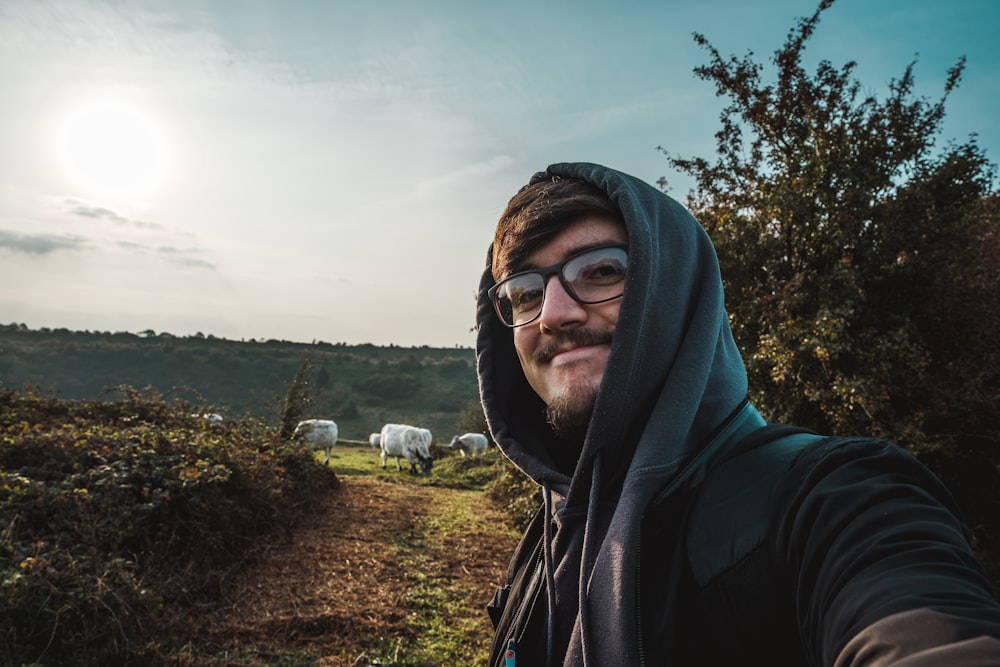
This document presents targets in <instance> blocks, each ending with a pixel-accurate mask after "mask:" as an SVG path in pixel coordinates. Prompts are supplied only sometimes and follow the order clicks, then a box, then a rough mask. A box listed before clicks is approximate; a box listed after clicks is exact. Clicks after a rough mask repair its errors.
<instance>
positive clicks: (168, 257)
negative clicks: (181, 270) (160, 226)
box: [115, 241, 218, 271]
mask: <svg viewBox="0 0 1000 667" xmlns="http://www.w3.org/2000/svg"><path fill="white" fill-rule="evenodd" d="M115 245H117V246H118V247H119V248H121V249H122V250H126V251H128V252H130V253H133V254H136V255H145V254H154V255H158V256H160V257H162V258H163V259H164V260H165V261H168V262H170V263H171V264H180V265H181V266H188V267H191V268H195V269H207V270H209V271H215V270H216V269H217V268H218V267H217V266H216V265H215V264H213V263H212V262H209V261H207V260H204V259H201V258H200V257H197V256H196V255H200V254H204V252H205V251H204V250H202V249H200V248H177V247H175V246H158V247H153V246H150V245H146V244H145V243H136V242H135V241H117V242H116V243H115Z"/></svg>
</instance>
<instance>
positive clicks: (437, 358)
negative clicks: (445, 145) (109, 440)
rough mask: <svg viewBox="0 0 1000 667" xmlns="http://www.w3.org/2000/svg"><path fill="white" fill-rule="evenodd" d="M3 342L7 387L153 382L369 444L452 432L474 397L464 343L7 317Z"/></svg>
mask: <svg viewBox="0 0 1000 667" xmlns="http://www.w3.org/2000/svg"><path fill="white" fill-rule="evenodd" d="M0 350H2V353H0V387H6V388H8V389H19V388H21V387H26V386H33V387H37V388H39V389H41V390H42V391H44V392H56V393H58V395H59V396H61V397H62V398H68V399H94V398H97V397H99V396H100V395H101V392H102V391H103V390H104V389H105V388H107V387H116V386H120V385H128V386H132V387H150V388H152V389H153V390H155V391H156V392H157V393H159V394H160V395H161V396H165V397H167V398H171V399H173V398H178V399H184V400H187V401H189V402H191V403H195V404H199V405H204V406H206V409H208V410H211V411H212V412H218V413H221V414H223V415H225V416H226V417H229V418H232V419H238V418H243V417H251V418H253V419H258V420H261V421H263V422H265V423H266V424H268V425H281V424H282V422H283V420H284V421H285V422H289V421H290V420H293V419H296V418H299V417H304V418H309V417H315V418H319V419H333V420H334V421H336V422H337V425H338V427H339V428H340V436H341V437H342V438H347V439H352V440H364V441H367V440H368V434H369V433H372V432H374V431H378V430H379V429H381V428H382V425H383V424H385V423H387V422H403V423H414V424H419V425H421V426H426V427H427V428H429V429H430V430H431V432H432V433H434V435H435V437H436V438H439V439H442V440H444V439H447V440H450V439H451V436H452V435H453V433H450V431H451V429H452V428H453V427H454V424H455V421H456V419H457V418H458V415H459V414H460V412H461V411H462V410H463V409H465V408H466V406H468V405H469V404H470V403H473V402H476V401H477V400H478V396H479V394H478V387H477V384H476V371H475V356H474V354H473V351H472V350H471V349H468V348H448V349H445V348H431V347H418V348H402V347H394V346H389V347H378V346H375V345H354V346H348V345H343V344H337V345H332V344H330V343H322V342H318V343H312V344H304V343H290V342H287V341H274V340H270V341H266V342H263V341H261V342H258V341H234V340H226V339H222V338H215V337H213V336H204V335H201V334H198V335H195V336H189V337H183V338H182V337H177V336H172V335H170V334H167V333H160V334H156V333H154V332H152V331H146V332H142V333H140V334H132V333H123V332H119V333H108V332H103V333H101V332H87V331H84V332H80V331H68V330H66V329H55V330H51V329H40V330H32V329H29V328H28V327H26V326H25V325H23V324H9V325H0ZM292 378H295V379H294V380H292V385H291V386H289V384H288V383H289V381H290V379H292ZM293 387H298V389H295V390H294V391H290V390H291V389H292V388H293ZM300 390H306V391H305V393H304V394H302V393H301V391H300ZM300 394H301V398H299V396H300ZM289 410H290V411H289ZM292 428H294V423H293V424H292Z"/></svg>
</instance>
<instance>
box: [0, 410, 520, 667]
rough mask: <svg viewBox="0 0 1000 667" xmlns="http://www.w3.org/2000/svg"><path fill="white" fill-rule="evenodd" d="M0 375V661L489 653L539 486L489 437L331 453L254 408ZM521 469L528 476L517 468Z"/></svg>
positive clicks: (103, 662)
mask: <svg viewBox="0 0 1000 667" xmlns="http://www.w3.org/2000/svg"><path fill="white" fill-rule="evenodd" d="M200 407H201V406H192V405H189V404H184V403H165V402H163V401H162V400H161V399H160V398H158V397H157V396H155V395H153V396H147V395H145V394H143V393H140V392H136V391H134V390H133V391H131V392H124V393H123V394H122V395H121V396H119V398H118V400H114V401H109V400H102V401H69V400H65V399H58V398H54V397H51V396H43V395H39V394H37V393H31V392H27V393H18V392H13V391H6V390H0V532H2V536H3V540H2V547H0V582H2V585H3V588H2V596H0V628H4V630H3V631H0V664H5V665H6V664H10V665H31V666H32V667H44V666H46V665H66V664H72V665H77V666H79V667H91V666H93V667H97V666H98V665H99V666H101V667H109V666H114V665H148V666H150V667H155V666H159V665H163V666H175V667H184V666H195V665H205V666H206V667H223V666H225V667H229V666H233V667H235V666H237V665H253V666H265V665H267V666H270V665H281V666H283V667H296V666H299V665H302V666H305V665H413V666H418V665H428V666H429V665H440V664H455V665H466V664H481V663H482V662H483V659H484V657H485V655H486V651H487V650H488V641H489V636H490V628H489V622H488V620H487V617H486V614H485V610H484V605H485V604H486V602H487V601H488V600H489V598H490V597H491V595H492V593H493V590H494V588H495V587H496V586H497V585H498V584H499V583H500V582H501V579H502V576H503V573H504V569H505V565H506V559H507V558H508V556H509V554H510V553H511V551H512V549H513V547H514V545H515V543H516V540H517V534H518V531H517V529H516V525H518V522H519V521H521V520H523V517H524V516H525V514H526V513H527V512H529V511H530V508H531V507H532V506H533V504H534V502H535V501H534V499H533V498H532V494H531V490H530V488H529V489H526V488H525V487H523V486H520V487H519V486H518V485H517V484H516V483H515V484H513V485H511V484H509V483H500V481H501V480H510V479H516V478H517V475H516V474H515V473H514V472H512V471H513V468H512V467H511V466H510V465H509V464H508V463H507V462H506V461H505V460H504V459H503V458H502V457H501V456H500V455H499V453H498V452H497V451H496V449H495V448H491V449H489V450H488V451H487V452H486V453H485V454H484V455H481V456H478V457H461V456H459V455H458V454H457V453H454V452H451V451H449V450H448V449H447V448H446V447H442V446H441V445H440V444H435V445H433V446H432V453H433V454H434V456H435V466H434V470H433V472H432V473H431V475H430V476H427V477H422V476H416V475H411V474H410V473H409V472H408V470H406V469H404V470H403V471H398V470H396V468H395V465H394V463H392V462H390V464H389V465H388V466H387V468H386V469H385V470H383V469H382V467H381V463H380V461H379V458H378V453H377V452H376V450H374V449H370V448H369V447H368V445H367V443H364V444H362V443H361V442H360V441H353V442H350V441H348V442H342V443H339V444H338V446H337V447H336V448H335V450H334V454H333V457H332V459H331V461H330V465H329V466H325V465H323V462H322V456H321V455H319V454H316V455H313V454H311V453H309V452H306V451H305V450H304V449H303V448H301V447H300V446H298V445H295V444H294V443H289V442H285V441H283V440H282V439H281V438H279V437H278V436H277V434H276V431H275V429H274V428H273V427H270V426H268V425H266V424H264V423H262V422H259V421H255V420H252V419H247V420H236V421H233V420H230V421H227V422H226V423H224V424H222V425H218V424H209V423H206V422H205V421H204V420H201V419H200V418H198V417H197V416H195V415H196V414H197V413H198V412H200ZM520 482H521V483H522V484H523V477H522V478H520Z"/></svg>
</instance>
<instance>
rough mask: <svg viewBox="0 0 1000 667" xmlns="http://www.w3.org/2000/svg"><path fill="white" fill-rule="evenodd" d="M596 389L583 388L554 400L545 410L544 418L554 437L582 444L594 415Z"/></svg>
mask: <svg viewBox="0 0 1000 667" xmlns="http://www.w3.org/2000/svg"><path fill="white" fill-rule="evenodd" d="M596 401H597V387H594V386H590V387H583V388H581V389H580V390H579V391H574V392H570V393H568V394H564V395H562V396H559V397H557V398H555V399H554V400H553V401H552V402H551V403H549V404H548V406H546V408H545V417H546V420H547V421H548V423H549V426H550V427H551V428H552V432H553V433H555V434H556V436H558V437H560V438H563V439H565V440H569V441H572V442H576V443H579V444H581V445H582V444H583V439H584V437H586V435H587V428H589V427H590V418H591V417H593V415H594V403H595V402H596Z"/></svg>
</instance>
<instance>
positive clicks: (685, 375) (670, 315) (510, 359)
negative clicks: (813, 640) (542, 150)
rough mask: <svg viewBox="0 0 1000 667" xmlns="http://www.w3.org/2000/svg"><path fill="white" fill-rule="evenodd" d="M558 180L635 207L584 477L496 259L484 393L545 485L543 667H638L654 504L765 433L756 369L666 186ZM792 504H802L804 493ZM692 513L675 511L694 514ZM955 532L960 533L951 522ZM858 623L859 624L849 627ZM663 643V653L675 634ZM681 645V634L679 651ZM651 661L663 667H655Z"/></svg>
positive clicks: (574, 171) (485, 323)
mask: <svg viewBox="0 0 1000 667" xmlns="http://www.w3.org/2000/svg"><path fill="white" fill-rule="evenodd" d="M553 176H558V177H562V178H575V179H580V180H583V181H585V182H588V183H591V184H593V185H596V186H597V187H599V188H600V189H602V190H603V191H604V192H605V193H606V194H607V195H608V197H609V198H610V199H611V201H612V202H613V203H614V204H615V205H617V207H618V208H619V209H620V211H621V214H622V217H623V219H624V221H625V226H626V229H627V233H628V248H629V264H628V270H627V273H626V282H625V289H624V295H623V297H622V302H621V307H620V311H619V316H618V321H617V325H616V329H615V332H614V338H613V341H612V346H611V351H610V356H609V358H608V363H607V367H606V370H605V374H604V377H603V380H602V383H601V386H600V390H599V392H598V395H597V398H596V402H595V405H594V412H593V417H592V419H591V422H590V426H589V430H588V431H587V434H586V437H585V440H584V443H583V447H582V451H581V454H580V456H579V459H578V461H577V463H576V466H575V469H573V470H572V474H569V475H568V474H566V472H563V471H562V470H566V467H565V466H559V465H557V464H556V462H555V461H554V460H553V457H552V455H551V454H550V452H551V451H552V450H551V447H552V443H553V436H552V433H551V431H550V429H549V426H548V425H547V423H546V419H545V411H544V408H545V406H544V405H543V404H542V402H541V400H540V399H539V397H538V396H537V395H536V394H535V392H534V391H533V390H532V389H531V387H530V386H529V385H528V383H527V380H526V379H525V376H524V374H523V372H522V369H521V365H520V363H519V361H518V358H517V355H516V352H515V350H514V345H513V337H512V332H511V330H510V329H508V328H506V327H504V326H503V325H502V324H501V323H500V322H499V321H498V320H497V318H496V317H495V314H494V312H493V306H492V304H491V302H490V300H489V298H488V296H487V294H486V292H487V289H488V288H489V287H490V286H492V285H493V283H494V277H493V275H492V269H491V256H492V252H490V253H488V254H487V260H486V268H485V270H484V272H483V275H482V280H481V283H480V286H479V296H478V304H477V323H478V326H479V332H478V339H477V367H478V373H479V385H480V394H481V399H482V403H483V406H484V409H485V413H486V417H487V421H488V423H489V427H490V430H491V432H492V435H493V437H494V439H495V441H496V442H497V444H498V445H499V447H500V449H501V450H502V451H503V453H504V454H505V455H506V456H507V457H508V458H509V459H510V460H511V461H512V462H513V463H514V465H516V466H517V467H518V468H519V469H520V470H521V471H523V472H524V473H525V474H526V475H528V476H529V477H530V478H531V479H532V480H534V481H535V482H537V483H538V484H540V485H541V486H542V487H543V494H544V497H545V500H546V507H545V511H544V512H543V518H544V521H543V523H544V534H545V536H544V539H542V537H541V535H537V536H533V537H532V539H534V537H537V538H538V539H537V542H538V543H539V544H541V545H542V547H541V552H540V553H539V554H538V555H537V558H538V560H539V562H542V561H544V568H542V569H541V570H540V571H543V574H542V575H538V576H541V577H543V578H544V580H545V582H546V584H545V585H544V586H541V588H540V589H539V590H542V591H543V592H542V593H540V595H541V596H542V597H541V598H540V599H538V600H537V601H536V603H535V604H536V609H537V608H539V607H541V608H542V609H543V610H544V613H538V614H537V615H538V616H539V617H542V618H544V619H546V620H547V621H548V625H547V626H546V628H545V629H544V630H542V631H541V634H543V635H544V636H545V641H547V647H548V648H546V649H545V650H544V653H546V654H547V655H545V656H544V660H545V661H546V662H545V663H544V664H565V665H615V666H622V665H638V664H643V663H644V662H646V661H647V659H648V657H649V656H644V655H643V646H642V644H643V639H642V633H643V628H642V627H640V626H641V625H642V623H643V620H642V619H640V614H639V613H637V610H638V609H639V607H640V600H639V598H640V597H642V595H643V592H642V591H640V590H639V589H640V582H639V563H640V535H641V534H642V530H643V521H644V514H645V513H646V512H647V510H648V508H649V507H650V505H651V504H652V503H653V500H654V498H656V500H657V502H658V503H659V502H660V501H661V500H662V498H663V496H664V495H666V496H669V495H670V491H667V492H664V489H670V488H672V487H671V484H672V482H675V481H676V480H677V478H678V477H679V475H681V473H682V471H684V470H685V469H686V468H685V467H686V466H689V464H690V463H691V461H692V459H695V458H699V455H701V457H704V451H705V450H706V448H707V447H708V446H709V443H710V442H713V438H715V436H717V435H719V434H720V432H726V431H727V430H728V431H732V429H734V428H736V426H734V423H736V422H740V424H739V428H741V429H743V430H744V431H745V430H746V429H747V428H750V427H751V426H750V424H751V422H753V424H752V427H753V428H759V427H761V426H763V424H764V422H763V420H762V419H760V417H759V415H757V414H756V411H754V410H753V408H752V406H749V405H748V404H747V403H746V393H747V377H746V372H745V370H744V366H743V362H742V360H741V358H740V355H739V352H738V350H737V348H736V345H735V342H734V340H733V336H732V333H731V331H730V328H729V319H728V315H727V313H726V310H725V306H724V303H723V288H722V280H721V277H720V273H719V264H718V260H717V257H716V254H715V250H714V248H713V247H712V244H711V241H710V240H709V238H708V235H707V234H706V233H705V231H704V230H703V229H702V227H701V226H700V225H699V224H698V223H697V221H696V220H695V219H694V218H693V217H692V216H691V214H690V213H689V212H688V211H687V210H686V209H685V208H684V207H682V206H681V205H680V204H678V203H677V202H676V201H674V200H673V199H671V198H669V197H668V196H666V195H664V194H663V193H662V192H660V191H659V190H657V189H655V188H653V187H652V186H650V185H648V184H646V183H644V182H642V181H640V180H638V179H636V178H634V177H631V176H628V175H626V174H623V173H621V172H618V171H614V170H612V169H608V168H605V167H602V166H599V165H595V164H587V163H570V164H554V165H551V166H550V167H549V168H548V169H547V170H546V172H544V173H542V174H538V175H536V177H535V179H533V180H532V182H536V181H537V180H539V179H549V178H552V177H553ZM753 420H757V421H753ZM741 437H742V435H741ZM713 446H714V444H713ZM894 456H895V455H894ZM809 465H810V466H813V467H816V465H815V464H814V463H810V464H809ZM906 465H909V464H908V463H907V464H906ZM805 474H806V472H803V473H801V475H799V477H801V476H803V475H805ZM920 474H923V473H920ZM796 479H798V477H796ZM865 483H866V480H862V484H865ZM865 488H867V487H865ZM824 493H825V490H824ZM820 495H822V494H820ZM925 495H926V494H925ZM789 497H794V499H796V501H798V500H800V499H798V498H797V497H795V496H794V493H792V492H791V491H789ZM809 498H811V496H809ZM668 500H669V498H668ZM684 502H686V501H678V504H677V505H676V506H677V507H678V508H684V507H686V505H684ZM789 502H791V501H789ZM803 502H804V501H803ZM935 502H937V501H936V500H935ZM661 504H662V503H661ZM665 506H666V507H670V506H671V505H670V503H669V502H667V503H666V504H665ZM810 507H811V505H810ZM937 507H938V506H937V505H934V507H933V509H934V510H935V511H936V509H937ZM680 513H681V512H680V511H678V512H677V514H680ZM668 514H669V512H668ZM793 519H794V517H793V518H790V519H789V522H791V521H792V520H793ZM670 521H675V525H676V526H677V527H676V528H669V529H667V530H668V532H669V531H670V530H675V533H676V534H672V535H671V534H668V535H667V536H666V538H661V539H665V543H666V544H672V543H676V544H677V545H681V543H682V542H683V538H682V533H681V532H680V530H681V528H680V526H681V525H682V522H681V521H680V519H679V518H678V517H672V518H669V519H668V521H667V523H670ZM799 523H800V524H802V525H798V524H797V525H796V528H795V535H796V537H798V536H800V535H808V534H809V530H810V525H809V524H808V523H807V522H805V523H804V522H802V521H800V522H799ZM954 523H956V524H957V521H956V522H954ZM803 526H804V527H803ZM946 528H947V530H948V531H950V533H955V531H954V530H953V529H952V525H951V524H949V525H948V526H947V527H946ZM538 530H541V529H538ZM536 532H537V531H536ZM950 533H949V534H950ZM949 539H950V538H949ZM955 539H957V540H958V541H959V542H960V543H959V544H958V545H957V546H956V547H955V548H956V549H958V550H959V551H960V552H961V554H960V556H961V558H963V559H966V561H967V562H966V563H965V565H966V566H968V567H970V568H971V572H972V574H971V575H970V576H971V577H972V578H973V579H974V583H973V584H972V587H973V588H975V591H974V594H973V597H974V598H975V599H976V604H978V605H985V607H986V608H988V613H989V614H990V618H991V619H992V620H991V621H990V623H993V625H991V626H990V627H991V629H992V632H993V633H994V634H1000V622H998V621H997V619H998V618H1000V607H998V606H997V605H996V601H995V599H993V598H992V596H991V594H990V593H988V592H983V591H984V589H988V586H986V584H985V580H984V579H983V578H982V575H981V573H980V572H979V571H978V570H976V569H975V568H976V565H975V563H974V562H973V560H972V558H971V550H970V549H969V547H968V545H967V543H965V542H964V541H963V540H962V538H961V537H957V538H955ZM795 546H798V543H795V544H793V547H795ZM678 548H682V547H678ZM678 548H674V549H673V551H672V553H665V554H663V558H662V559H661V562H657V563H654V564H652V567H655V568H658V569H659V571H661V572H676V571H680V570H681V569H682V568H683V566H684V564H682V563H675V562H673V560H676V559H677V558H679V557H680V556H682V555H683V552H680V551H678ZM667 551H670V549H668V550H667ZM645 567H647V568H649V567H651V565H650V564H645ZM529 574H530V573H529ZM671 576H673V575H671ZM643 585H645V581H644V582H643ZM677 585H678V586H679V585H680V584H677ZM667 590H668V591H671V589H670V588H669V587H668V588H667ZM677 590H679V589H677ZM676 592H677V591H673V592H670V593H669V595H665V596H664V597H670V598H671V599H664V600H663V601H662V608H663V611H662V614H661V617H662V618H666V619H675V622H671V621H669V620H668V621H667V622H666V624H665V625H661V626H660V627H664V628H667V630H668V632H669V633H672V634H683V629H682V627H683V623H681V622H680V621H677V619H683V618H684V617H685V614H687V613H688V611H686V609H685V608H680V605H681V604H682V603H680V602H679V601H678V598H677V596H676V595H675V593H676ZM984 600H985V602H984ZM534 615H535V614H533V616H534ZM662 618H661V620H659V621H658V623H662ZM844 627H853V626H851V625H850V623H849V622H845V624H844ZM678 628H681V629H678ZM647 631H648V628H647ZM819 632H820V633H822V632H823V629H822V628H821V629H820V630H819ZM852 632H853V630H852ZM656 639H657V641H660V642H661V644H660V645H661V646H662V645H663V643H662V642H663V638H662V637H658V638H656ZM681 641H683V638H682V637H679V636H678V637H677V638H676V639H673V638H668V639H667V640H666V644H667V645H670V644H672V643H676V642H681ZM831 641H834V642H835V645H834V644H831V646H832V648H831V647H826V646H824V647H822V648H817V653H819V652H820V651H821V650H822V651H826V652H827V653H825V654H824V655H829V654H830V653H834V654H835V653H836V652H839V651H840V650H841V648H842V644H843V641H844V640H843V638H842V637H837V638H836V640H831ZM817 643H821V642H817ZM996 646H997V645H996V644H994V645H993V647H994V650H995V649H996ZM536 650H538V649H537V647H536ZM671 651H673V649H671ZM541 652H542V651H540V650H539V653H541ZM675 655H676V653H675ZM542 657H543V656H541V655H530V656H524V658H526V659H521V660H518V661H517V665H525V664H529V665H539V664H543V662H541V660H540V659H541V658H542ZM663 657H664V656H663V655H659V656H656V658H657V659H663ZM495 659H498V658H497V656H496V655H495ZM651 663H652V664H659V663H658V662H657V660H656V659H654V660H652V661H651ZM699 664H701V663H700V661H699ZM858 664H861V663H860V662H859V663H858ZM983 664H988V663H983ZM998 664H1000V663H998Z"/></svg>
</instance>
